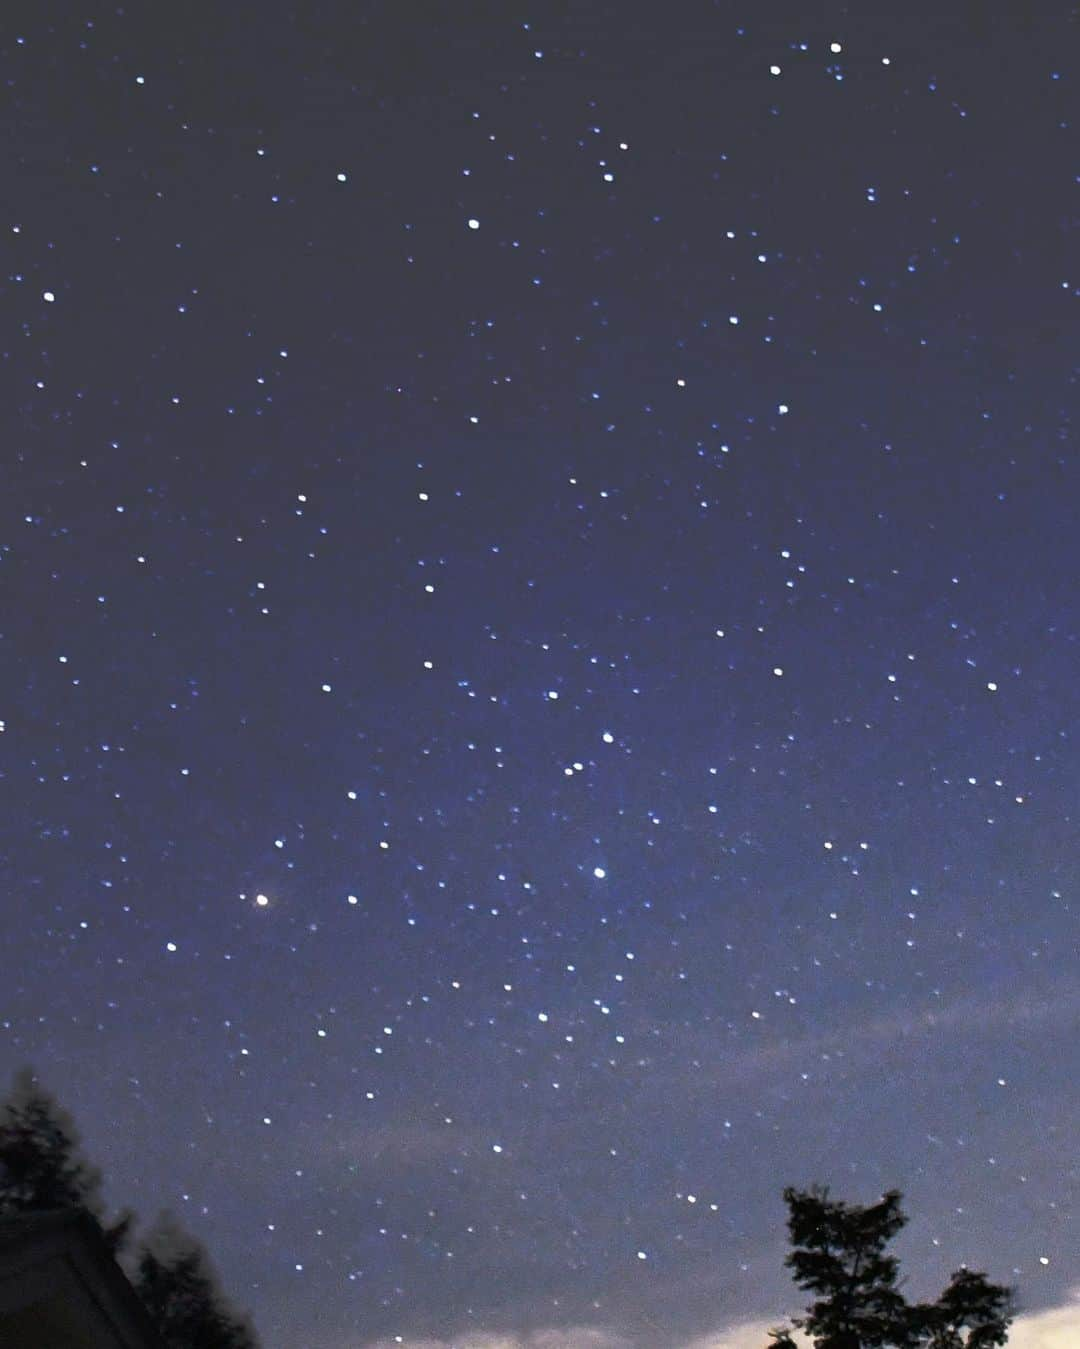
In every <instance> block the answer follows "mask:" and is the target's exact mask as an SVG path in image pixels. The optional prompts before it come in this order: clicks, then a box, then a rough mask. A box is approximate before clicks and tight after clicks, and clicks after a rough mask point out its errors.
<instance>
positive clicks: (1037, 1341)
mask: <svg viewBox="0 0 1080 1349" xmlns="http://www.w3.org/2000/svg"><path fill="white" fill-rule="evenodd" d="M776 1324H777V1319H773V1320H770V1321H741V1322H739V1323H738V1324H737V1325H733V1326H725V1327H723V1328H721V1329H719V1330H716V1331H713V1332H711V1333H710V1334H707V1335H701V1336H698V1337H697V1338H696V1339H693V1340H688V1341H687V1342H686V1343H685V1344H683V1345H681V1346H680V1347H679V1349H763V1346H764V1345H765V1344H767V1342H768V1336H769V1330H770V1329H771V1327H773V1326H775V1325H776ZM795 1342H796V1344H798V1345H799V1346H800V1349H802V1347H803V1346H809V1345H810V1343H811V1341H810V1340H808V1339H807V1338H806V1337H805V1336H802V1335H796V1337H795ZM1078 1344H1080V1288H1077V1289H1076V1290H1074V1292H1073V1294H1072V1301H1070V1302H1069V1303H1068V1304H1067V1305H1065V1306H1061V1307H1050V1308H1048V1309H1046V1310H1044V1311H1039V1312H1029V1313H1026V1314H1025V1315H1023V1316H1019V1317H1017V1319H1016V1321H1015V1322H1014V1323H1013V1325H1012V1328H1011V1330H1010V1332H1009V1349H1076V1346H1077V1345H1078ZM644 1345H645V1341H644V1340H642V1339H637V1338H636V1339H633V1340H630V1339H626V1338H624V1337H623V1336H619V1335H615V1334H612V1333H611V1332H610V1331H607V1330H603V1329H599V1328H597V1327H595V1326H568V1327H566V1328H563V1329H554V1328H552V1329H547V1330H535V1331H532V1332H531V1333H530V1334H527V1335H520V1336H519V1335H504V1334H485V1333H483V1332H477V1333H475V1334H469V1335H464V1336H455V1337H454V1338H453V1339H449V1340H432V1339H410V1338H408V1337H402V1338H401V1339H384V1340H374V1341H369V1342H368V1343H367V1344H365V1345H360V1346H349V1347H348V1349H643V1346H644ZM341 1349H346V1346H344V1345H343V1346H341Z"/></svg>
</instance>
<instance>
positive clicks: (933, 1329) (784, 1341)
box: [770, 1186, 1013, 1349]
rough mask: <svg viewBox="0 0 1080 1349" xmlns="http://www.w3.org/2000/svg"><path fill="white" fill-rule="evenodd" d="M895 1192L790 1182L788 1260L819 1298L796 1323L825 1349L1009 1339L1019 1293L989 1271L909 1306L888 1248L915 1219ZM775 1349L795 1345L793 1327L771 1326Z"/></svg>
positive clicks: (929, 1348) (953, 1345)
mask: <svg viewBox="0 0 1080 1349" xmlns="http://www.w3.org/2000/svg"><path fill="white" fill-rule="evenodd" d="M900 1199H901V1195H900V1192H899V1191H898V1190H890V1191H888V1193H886V1194H884V1195H882V1197H881V1199H880V1201H879V1202H878V1203H876V1204H871V1205H869V1206H866V1207H863V1206H860V1205H857V1204H845V1203H842V1202H841V1201H839V1200H834V1199H830V1198H829V1191H828V1189H826V1188H823V1187H819V1186H814V1187H812V1188H811V1189H810V1190H796V1189H794V1188H792V1187H790V1186H789V1187H788V1188H787V1189H786V1190H785V1191H784V1200H785V1202H786V1204H787V1206H788V1232H789V1235H790V1238H791V1245H792V1248H793V1249H792V1250H791V1252H790V1254H789V1255H788V1257H787V1259H786V1261H785V1262H784V1263H785V1264H786V1265H787V1267H788V1268H789V1269H790V1270H791V1271H792V1277H793V1278H794V1280H795V1282H796V1283H797V1284H798V1285H799V1287H800V1288H802V1289H805V1290H806V1291H807V1292H809V1293H812V1294H814V1301H813V1302H812V1303H811V1304H810V1306H809V1307H808V1308H807V1311H806V1315H805V1316H802V1317H796V1318H793V1321H792V1325H793V1327H795V1328H797V1329H799V1330H801V1331H803V1332H804V1333H805V1334H806V1335H807V1336H809V1337H810V1339H811V1341H812V1342H813V1344H814V1345H815V1346H816V1349H886V1347H888V1349H991V1346H998V1345H1003V1344H1005V1343H1006V1341H1007V1340H1008V1331H1009V1324H1010V1322H1011V1321H1012V1316H1013V1313H1012V1306H1011V1302H1012V1294H1011V1291H1010V1290H1009V1289H1008V1288H1005V1287H1002V1286H1000V1285H998V1284H992V1283H990V1282H989V1280H988V1279H987V1278H986V1276H985V1275H984V1274H976V1273H973V1272H972V1271H970V1270H967V1269H959V1270H957V1271H956V1272H955V1273H954V1274H953V1276H952V1278H951V1280H950V1282H949V1285H948V1287H947V1288H946V1289H945V1291H944V1292H943V1293H942V1295H941V1297H940V1298H939V1299H938V1300H937V1302H933V1303H917V1304H914V1305H910V1304H909V1303H908V1302H907V1301H906V1300H905V1298H904V1296H903V1294H902V1293H901V1292H900V1290H899V1287H898V1286H897V1276H898V1272H899V1264H898V1262H897V1260H896V1257H895V1256H891V1255H887V1254H886V1253H885V1247H886V1246H887V1245H888V1243H889V1242H890V1241H891V1240H892V1239H893V1237H895V1236H896V1234H897V1233H898V1232H899V1231H900V1229H901V1228H902V1227H903V1226H904V1224H905V1223H906V1222H907V1218H906V1217H905V1215H904V1213H903V1212H902V1210H901V1208H900ZM770 1334H771V1337H772V1345H771V1349H796V1344H795V1340H794V1338H793V1337H792V1333H791V1330H790V1329H788V1328H787V1327H779V1328H777V1329H776V1330H773V1331H771V1332H770Z"/></svg>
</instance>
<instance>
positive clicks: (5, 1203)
mask: <svg viewBox="0 0 1080 1349" xmlns="http://www.w3.org/2000/svg"><path fill="white" fill-rule="evenodd" d="M67 1208H77V1209H82V1210H84V1211H85V1212H87V1213H89V1214H90V1215H91V1216H92V1217H93V1218H94V1219H95V1220H96V1221H97V1222H98V1223H99V1224H100V1225H101V1227H102V1231H103V1233H104V1235H105V1240H106V1241H107V1242H108V1244H109V1247H110V1249H111V1250H112V1251H113V1252H114V1253H115V1252H117V1251H118V1250H119V1249H120V1247H121V1246H122V1245H123V1243H124V1241H125V1240H126V1239H127V1235H128V1231H129V1229H130V1227H131V1222H132V1218H131V1215H130V1214H129V1213H125V1214H124V1215H123V1216H122V1217H121V1218H120V1219H119V1220H118V1221H117V1222H115V1223H113V1224H111V1225H110V1226H106V1225H105V1223H104V1221H103V1218H102V1213H103V1205H102V1202H101V1172H100V1171H98V1169H97V1168H96V1167H94V1166H91V1165H90V1163H89V1162H87V1161H86V1160H85V1158H83V1157H82V1156H81V1153H80V1146H79V1135H78V1131H77V1130H76V1128H75V1125H74V1123H73V1122H72V1119H71V1116H70V1115H69V1114H68V1113H67V1111H66V1110H64V1109H63V1108H62V1107H61V1106H60V1105H59V1103H58V1102H57V1101H56V1100H55V1099H54V1098H53V1097H52V1096H51V1095H50V1094H49V1093H48V1092H47V1091H46V1090H45V1088H44V1087H42V1085H41V1084H40V1082H38V1080H37V1078H36V1077H35V1076H34V1073H33V1070H32V1069H30V1068H23V1069H21V1070H20V1071H19V1072H18V1073H16V1075H15V1081H14V1084H13V1086H12V1090H11V1093H10V1094H9V1096H8V1099H7V1101H6V1102H5V1103H4V1106H3V1111H2V1113H0V1215H10V1214H15V1213H29V1212H34V1211H37V1210H46V1209H67Z"/></svg>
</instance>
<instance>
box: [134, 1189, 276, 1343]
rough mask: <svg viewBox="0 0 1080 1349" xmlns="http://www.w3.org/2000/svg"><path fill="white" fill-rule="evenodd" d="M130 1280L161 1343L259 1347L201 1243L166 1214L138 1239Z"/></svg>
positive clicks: (252, 1332)
mask: <svg viewBox="0 0 1080 1349" xmlns="http://www.w3.org/2000/svg"><path fill="white" fill-rule="evenodd" d="M134 1283H135V1291H136V1292H137V1293H138V1294H139V1296H140V1298H141V1299H142V1301H143V1305H144V1306H145V1307H146V1310H147V1311H148V1312H149V1313H150V1319H151V1320H152V1321H153V1323H154V1327H155V1329H156V1330H157V1332H158V1334H159V1335H160V1337H161V1340H162V1343H163V1344H164V1345H165V1346H166V1349H258V1340H257V1339H256V1336H255V1332H254V1330H253V1329H252V1327H251V1325H250V1323H249V1322H248V1321H247V1319H246V1318H243V1317H239V1316H237V1315H236V1314H235V1313H234V1312H233V1311H232V1310H231V1309H230V1307H229V1305H228V1303H227V1302H226V1300H225V1297H224V1296H223V1294H222V1293H221V1290H220V1288H219V1286H218V1281H217V1278H216V1276H215V1274H214V1272H213V1269H212V1268H211V1266H210V1262H209V1260H208V1258H207V1256H206V1254H205V1252H204V1251H203V1249H202V1247H201V1246H200V1245H199V1244H198V1242H197V1241H196V1240H195V1239H194V1238H193V1237H191V1236H189V1235H188V1234H187V1233H186V1232H184V1231H183V1230H182V1229H181V1228H180V1227H178V1226H177V1224H176V1223H175V1222H174V1221H173V1220H172V1219H171V1218H170V1217H169V1216H168V1215H166V1214H163V1215H162V1216H161V1217H160V1218H159V1219H158V1222H157V1224H156V1226H155V1228H154V1230H153V1231H152V1232H151V1233H150V1235H149V1237H148V1238H147V1240H146V1241H145V1243H144V1244H143V1248H142V1250H141V1252H140V1255H139V1261H138V1266H137V1268H136V1271H135V1279H134Z"/></svg>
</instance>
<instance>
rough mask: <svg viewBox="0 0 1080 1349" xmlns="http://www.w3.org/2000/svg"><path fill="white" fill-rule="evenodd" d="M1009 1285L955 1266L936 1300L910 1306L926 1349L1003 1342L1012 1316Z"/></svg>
mask: <svg viewBox="0 0 1080 1349" xmlns="http://www.w3.org/2000/svg"><path fill="white" fill-rule="evenodd" d="M1011 1302H1012V1296H1011V1294H1010V1291H1009V1289H1007V1288H1002V1287H1000V1286H999V1285H998V1284H993V1283H991V1282H990V1281H989V1280H988V1279H987V1277H986V1275H985V1274H977V1273H975V1272H974V1271H973V1270H970V1269H958V1270H956V1272H955V1273H954V1274H953V1276H952V1278H951V1279H950V1280H949V1286H948V1287H947V1288H946V1289H945V1291H944V1292H943V1293H942V1295H941V1296H940V1297H939V1298H938V1300H937V1302H933V1303H929V1304H925V1305H922V1306H919V1307H915V1308H913V1309H912V1314H913V1319H914V1321H915V1324H916V1325H917V1326H918V1327H919V1328H920V1333H921V1335H922V1338H921V1339H920V1341H919V1343H920V1344H925V1345H926V1346H927V1349H990V1347H991V1346H996V1345H1002V1344H1005V1343H1006V1341H1007V1340H1008V1338H1009V1323H1010V1322H1011V1320H1012V1309H1011Z"/></svg>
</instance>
